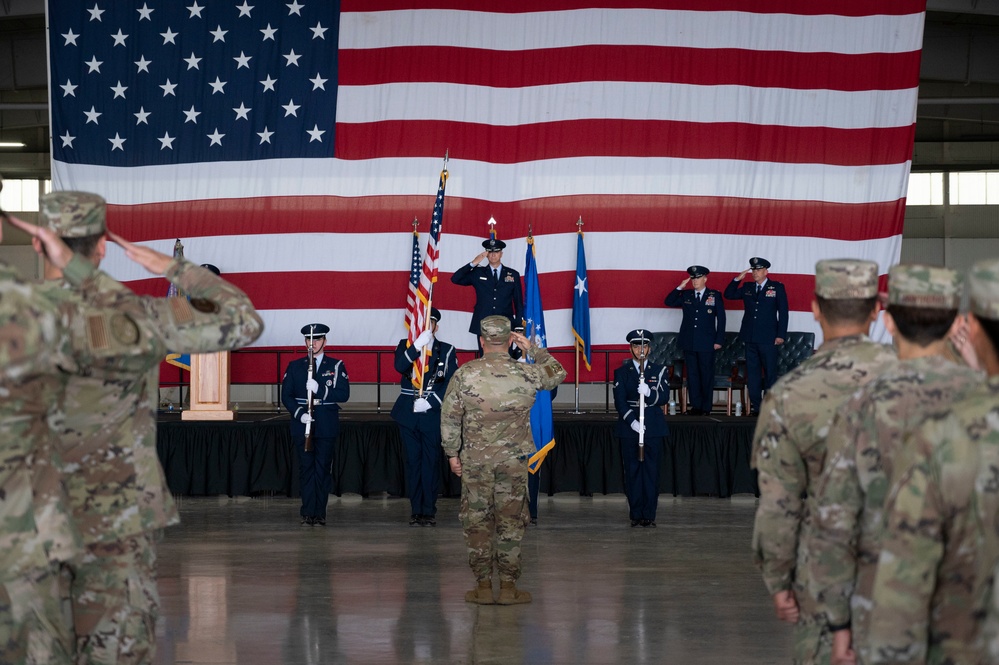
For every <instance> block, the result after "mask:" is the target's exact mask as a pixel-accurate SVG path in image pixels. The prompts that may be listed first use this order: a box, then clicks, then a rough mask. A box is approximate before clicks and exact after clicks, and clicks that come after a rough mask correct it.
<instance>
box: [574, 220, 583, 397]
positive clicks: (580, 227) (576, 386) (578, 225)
mask: <svg viewBox="0 0 999 665" xmlns="http://www.w3.org/2000/svg"><path fill="white" fill-rule="evenodd" d="M582 232H583V216H582V215H580V216H579V220H578V221H577V222H576V233H577V234H579V233H582ZM577 261H578V257H577ZM576 269H577V270H578V269H579V266H578V265H577V266H576ZM573 318H575V312H574V316H573ZM573 325H575V321H573ZM574 336H575V335H574ZM572 345H573V347H574V348H575V351H576V353H575V360H576V380H575V381H574V382H573V383H574V392H575V394H576V395H575V407H574V409H573V412H572V413H573V414H574V415H577V416H578V415H581V414H582V413H584V412H583V411H580V410H579V342H578V341H576V340H575V339H573V341H572Z"/></svg>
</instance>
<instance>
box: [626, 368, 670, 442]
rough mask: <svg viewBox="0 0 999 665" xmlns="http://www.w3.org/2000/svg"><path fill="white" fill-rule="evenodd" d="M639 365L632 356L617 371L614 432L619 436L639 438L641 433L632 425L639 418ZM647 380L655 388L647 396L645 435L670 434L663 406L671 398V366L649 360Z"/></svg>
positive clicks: (663, 435)
mask: <svg viewBox="0 0 999 665" xmlns="http://www.w3.org/2000/svg"><path fill="white" fill-rule="evenodd" d="M639 376H640V375H639V373H638V368H637V367H635V363H634V361H632V360H631V359H630V358H629V359H628V360H625V361H624V364H623V365H622V366H621V367H618V368H617V369H616V370H615V371H614V407H615V408H616V409H617V415H618V419H617V425H615V427H614V436H616V437H619V438H629V439H630V438H635V439H637V438H638V433H637V432H635V430H633V429H631V423H633V422H636V421H638V420H639V399H638V379H639ZM645 383H646V384H647V385H648V386H649V389H650V390H651V391H652V392H651V393H650V394H649V396H648V397H646V398H645V436H646V437H649V438H652V437H666V436H669V427H668V426H667V425H666V416H665V415H663V410H662V406H663V404H667V403H668V402H669V370H668V368H666V367H665V366H663V365H657V364H656V363H647V364H646V365H645Z"/></svg>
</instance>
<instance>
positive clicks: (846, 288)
mask: <svg viewBox="0 0 999 665" xmlns="http://www.w3.org/2000/svg"><path fill="white" fill-rule="evenodd" d="M815 295H817V296H819V297H820V298H826V299H828V300H853V299H863V298H873V297H875V296H877V295H878V264H877V263H875V262H874V261H861V260H859V259H824V260H822V261H819V262H818V263H816V264H815Z"/></svg>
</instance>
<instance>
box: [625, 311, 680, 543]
mask: <svg viewBox="0 0 999 665" xmlns="http://www.w3.org/2000/svg"><path fill="white" fill-rule="evenodd" d="M651 340H652V334H651V333H649V332H647V331H645V330H643V329H641V328H639V329H638V330H632V331H631V332H630V333H628V343H629V344H630V345H631V358H629V359H628V360H625V361H624V364H623V365H622V366H621V367H618V368H617V370H615V372H614V407H615V408H616V409H617V416H618V418H617V425H616V426H615V428H614V436H616V437H617V438H618V441H620V443H621V457H622V459H623V461H624V489H625V492H626V493H627V495H628V512H629V516H630V517H631V526H643V527H655V526H656V508H657V506H658V505H659V466H660V464H661V460H662V451H663V442H664V441H665V440H666V437H667V436H669V428H668V427H667V425H666V417H665V416H664V415H663V410H662V408H661V407H662V405H663V404H666V403H667V402H669V370H668V369H667V368H666V367H664V366H662V365H657V364H655V363H650V362H648V360H647V358H648V357H649V347H650V343H651ZM639 395H643V396H644V397H645V418H644V420H645V437H644V440H643V444H644V445H643V446H642V448H641V451H642V456H643V458H644V459H642V460H639V458H638V457H639V445H638V440H639V436H638V435H639V433H641V432H642V423H641V422H640V421H641V420H642V417H641V413H642V412H641V400H640V397H639Z"/></svg>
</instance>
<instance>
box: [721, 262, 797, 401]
mask: <svg viewBox="0 0 999 665" xmlns="http://www.w3.org/2000/svg"><path fill="white" fill-rule="evenodd" d="M769 269H770V262H769V261H767V260H766V259H761V258H760V257H758V256H754V257H753V258H751V259H749V269H748V270H743V271H742V272H741V273H739V275H738V276H737V277H736V278H735V279H734V280H732V281H731V282H729V284H728V286H726V287H725V297H726V298H728V299H729V300H740V299H741V300H742V303H743V306H744V307H745V313H744V314H743V316H742V327H741V328H740V329H739V339H741V340H742V341H743V342H745V343H746V372H747V373H748V374H749V376H748V377H747V379H746V382H747V383H748V384H749V404H750V405H751V408H752V410H751V411H750V412H749V413H747V414H746V415H754V416H755V415H757V414H758V413H759V411H760V401H762V399H763V391H764V390H770V387H771V386H773V385H774V382H775V381H776V380H777V351H778V349H777V347H778V346H780V345H781V344H783V343H784V340H785V339H786V338H787V293H786V292H785V291H784V285H783V284H781V283H780V282H775V281H773V280H772V279H770V278H769V277H767V274H768V270H769ZM750 271H751V272H752V273H753V281H752V282H749V283H747V284H742V285H740V284H739V283H740V282H741V281H742V280H743V278H744V277H745V276H746V274H747V273H749V272H750ZM761 370H762V373H763V376H762V379H761Z"/></svg>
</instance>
